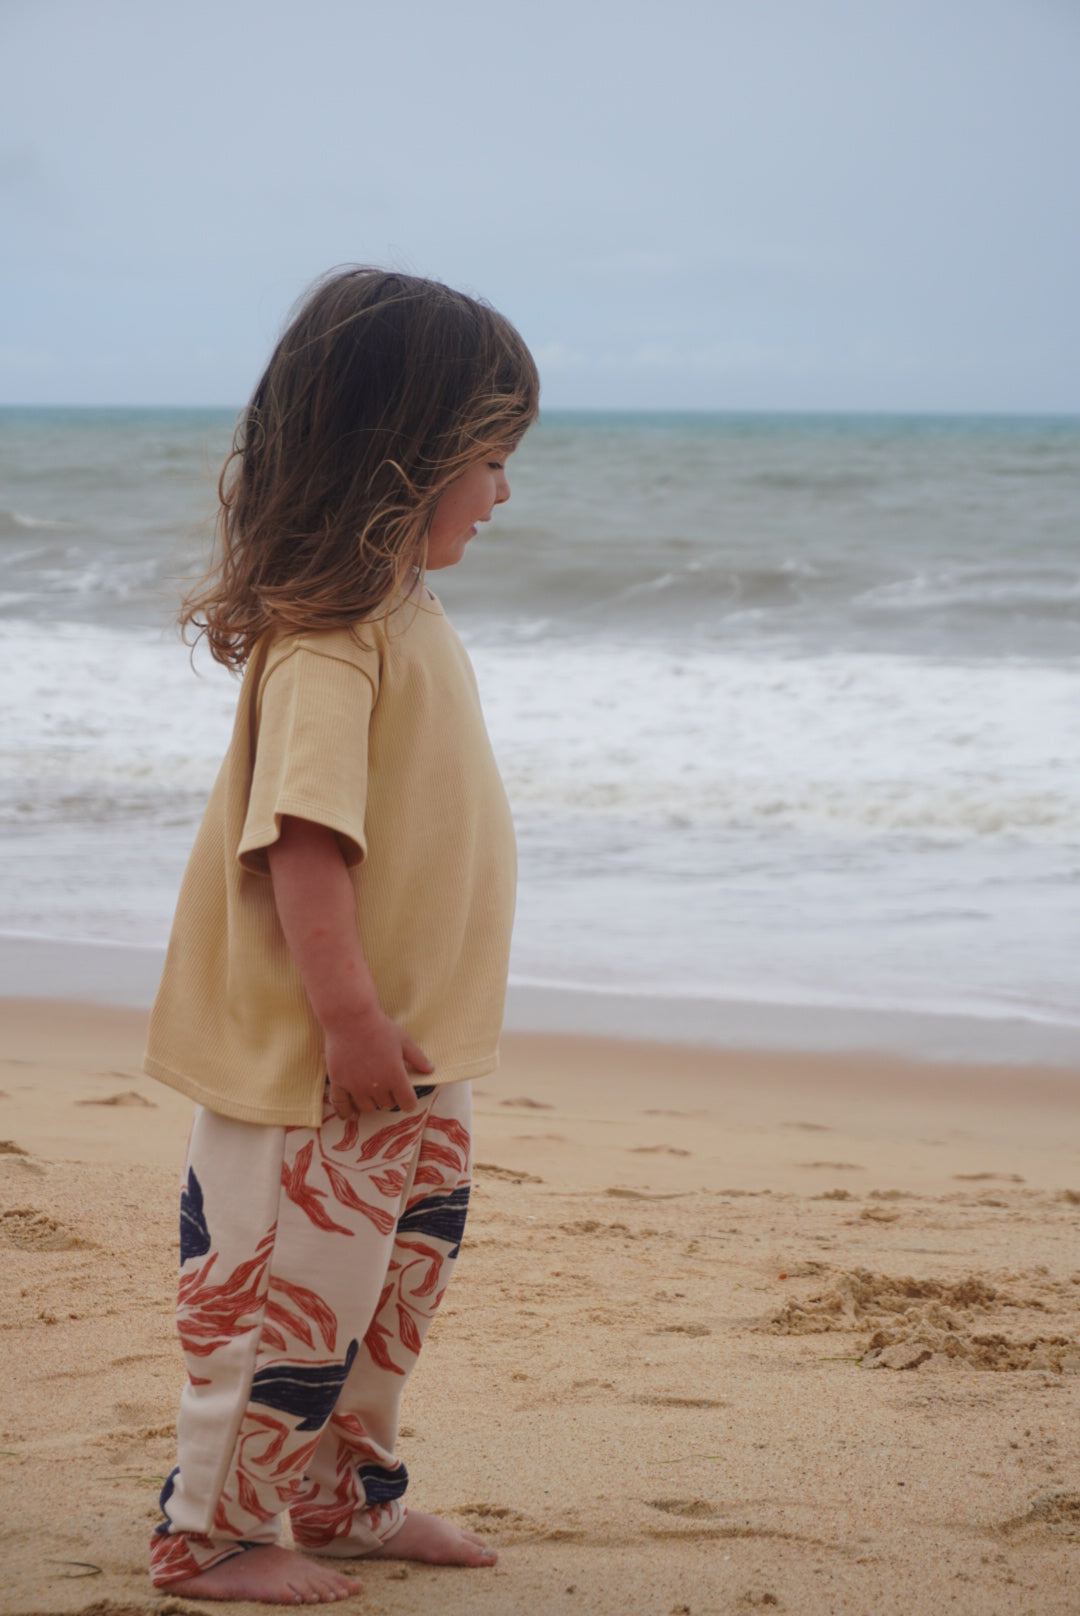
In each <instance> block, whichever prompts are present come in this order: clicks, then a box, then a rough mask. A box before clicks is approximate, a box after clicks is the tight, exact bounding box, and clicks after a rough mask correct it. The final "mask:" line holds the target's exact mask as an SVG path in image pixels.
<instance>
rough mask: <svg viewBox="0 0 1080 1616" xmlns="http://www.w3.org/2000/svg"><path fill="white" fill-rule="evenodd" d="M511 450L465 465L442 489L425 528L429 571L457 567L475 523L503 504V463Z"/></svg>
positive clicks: (507, 486)
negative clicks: (429, 524) (429, 521)
mask: <svg viewBox="0 0 1080 1616" xmlns="http://www.w3.org/2000/svg"><path fill="white" fill-rule="evenodd" d="M511 452H512V451H509V452H507V453H499V454H496V455H494V456H492V457H491V459H486V460H477V461H476V462H475V464H473V465H471V466H466V468H465V470H464V471H463V472H462V473H461V475H460V476H459V477H455V478H454V481H453V482H452V483H451V484H450V485H449V487H448V488H447V489H446V490H445V492H444V493H443V495H442V498H441V499H440V500H439V503H438V504H437V505H436V507H435V514H434V516H433V517H432V518H431V527H430V528H429V529H428V547H427V566H428V571H429V572H438V571H439V569H440V568H441V567H456V566H457V564H458V562H459V561H460V560H461V558H462V556H463V555H464V554H465V546H466V545H467V544H468V542H469V540H470V539H471V538H473V537H474V536H475V533H476V524H477V522H487V521H490V519H491V513H492V511H493V510H494V509H495V507H496V505H503V504H505V502H506V501H507V500H508V499H509V498H510V484H509V483H508V482H507V480H506V462H507V461H508V460H509V458H510V453H511Z"/></svg>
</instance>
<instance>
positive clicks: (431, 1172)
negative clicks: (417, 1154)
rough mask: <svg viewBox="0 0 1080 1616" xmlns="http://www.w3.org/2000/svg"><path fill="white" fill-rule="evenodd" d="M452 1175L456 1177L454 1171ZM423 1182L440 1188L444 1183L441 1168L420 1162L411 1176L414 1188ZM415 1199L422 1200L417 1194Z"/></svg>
mask: <svg viewBox="0 0 1080 1616" xmlns="http://www.w3.org/2000/svg"><path fill="white" fill-rule="evenodd" d="M454 1177H455V1178H456V1177H457V1174H456V1173H455V1175H454ZM425 1184H430V1185H431V1186H432V1188H434V1189H439V1190H441V1189H442V1188H443V1187H444V1186H445V1184H446V1174H445V1172H444V1171H443V1169H442V1168H441V1167H432V1166H431V1165H430V1164H429V1165H428V1166H427V1167H425V1166H424V1165H423V1163H421V1164H420V1166H419V1167H418V1168H417V1169H416V1173H415V1175H414V1177H413V1188H414V1189H416V1188H419V1187H421V1186H422V1185H425ZM416 1199H417V1200H418V1201H420V1200H423V1196H421V1195H418V1196H417V1197H416Z"/></svg>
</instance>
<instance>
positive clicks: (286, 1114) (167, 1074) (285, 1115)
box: [143, 1055, 322, 1128]
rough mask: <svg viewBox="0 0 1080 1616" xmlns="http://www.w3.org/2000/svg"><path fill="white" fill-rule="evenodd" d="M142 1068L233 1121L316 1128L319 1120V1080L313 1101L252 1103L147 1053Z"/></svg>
mask: <svg viewBox="0 0 1080 1616" xmlns="http://www.w3.org/2000/svg"><path fill="white" fill-rule="evenodd" d="M143 1071H144V1072H145V1073H146V1074H147V1076H148V1077H153V1078H156V1079H157V1081H158V1082H159V1083H164V1084H165V1085H166V1087H168V1088H171V1089H177V1090H178V1091H179V1092H180V1093H181V1094H184V1095H186V1096H187V1098H188V1099H189V1100H194V1101H195V1103H196V1105H201V1106H205V1107H206V1109H207V1111H214V1112H216V1113H217V1115H218V1116H219V1117H231V1118H232V1119H233V1121H234V1122H255V1123H258V1124H260V1126H262V1127H264V1128H318V1127H319V1126H320V1125H321V1123H322V1084H321V1082H320V1083H319V1085H318V1087H317V1089H316V1092H315V1100H314V1104H313V1105H310V1104H309V1105H301V1104H299V1103H297V1104H296V1105H295V1106H288V1105H272V1106H266V1105H253V1104H251V1102H250V1101H245V1100H242V1099H235V1098H233V1096H232V1095H227V1094H222V1093H221V1091H220V1089H216V1088H212V1087H210V1086H208V1085H207V1084H205V1083H200V1082H199V1080H198V1079H197V1078H194V1077H191V1076H189V1075H188V1073H187V1072H178V1071H177V1070H176V1069H175V1068H174V1067H172V1066H166V1064H165V1063H164V1061H159V1060H156V1059H155V1058H154V1057H153V1056H152V1055H147V1056H146V1057H145V1059H144V1060H143Z"/></svg>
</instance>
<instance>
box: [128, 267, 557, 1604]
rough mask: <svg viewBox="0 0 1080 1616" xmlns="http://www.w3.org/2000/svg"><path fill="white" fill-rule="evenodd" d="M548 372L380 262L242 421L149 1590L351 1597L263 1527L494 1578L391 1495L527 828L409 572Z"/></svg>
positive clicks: (221, 571) (193, 946)
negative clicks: (225, 721) (231, 694)
mask: <svg viewBox="0 0 1080 1616" xmlns="http://www.w3.org/2000/svg"><path fill="white" fill-rule="evenodd" d="M537 399H538V381H537V375H536V368H535V365H534V364H533V361H532V358H531V356H530V354H529V352H528V350H527V348H526V347H525V345H524V343H523V342H522V340H521V338H520V337H519V336H518V334H517V332H516V331H515V330H514V329H513V327H512V326H511V325H510V324H509V323H508V322H507V321H506V320H504V319H503V318H502V317H501V316H500V315H499V314H497V313H496V312H495V311H494V310H493V309H491V308H488V307H487V306H485V305H484V304H482V303H478V302H475V301H473V300H472V299H471V298H468V297H465V296H463V295H462V294H460V293H458V292H454V291H451V290H450V289H449V288H447V287H445V286H441V285H439V284H437V283H435V282H431V281H425V280H419V279H417V278H415V277H412V276H407V275H395V274H386V273H382V272H379V271H376V270H371V269H355V270H347V271H345V272H343V273H337V274H334V275H332V276H330V277H328V278H327V279H326V280H324V281H323V282H322V283H320V284H319V285H317V286H316V288H315V290H314V291H313V293H312V294H311V295H310V296H309V297H308V299H307V301H306V302H305V303H304V304H303V306H302V307H301V309H300V311H299V313H298V314H297V315H296V317H295V318H294V320H293V322H292V324H291V325H290V326H289V328H288V330H287V331H286V333H285V335H284V337H283V338H282V339H281V341H280V343H279V344H278V346H277V349H276V351H275V352H274V355H273V357H272V358H271V360H270V363H269V366H268V367H267V370H266V373H265V375H264V376H263V378H262V380H261V381H260V383H259V385H258V387H257V388H256V390H255V394H254V397H253V398H252V401H251V403H250V405H249V406H248V408H247V411H246V413H245V415H244V417H243V419H242V422H241V425H240V428H239V431H238V434H237V439H236V441H235V443H234V447H233V453H232V455H231V456H230V459H229V461H228V462H227V463H226V469H225V472H224V473H223V474H222V481H221V512H220V516H219V523H218V529H219V544H220V555H219V558H218V564H217V566H216V568H215V570H214V571H213V573H212V574H211V575H210V577H209V579H208V580H207V581H206V582H205V583H204V585H203V586H202V587H201V589H200V590H199V591H198V592H197V593H196V594H195V595H194V596H192V597H191V598H190V599H189V600H188V601H187V603H186V605H185V609H184V613H183V616H182V621H183V623H184V625H185V627H190V626H192V625H194V626H195V628H196V629H197V630H198V632H199V633H201V634H204V635H205V636H206V639H207V641H208V644H209V647H210V651H211V653H212V655H213V656H215V657H216V658H217V660H218V661H219V662H223V663H225V664H226V665H227V666H229V667H231V668H234V669H237V670H239V669H243V670H245V671H244V682H243V686H242V689H241V691H240V701H239V708H238V711H237V716H236V724H235V727H234V730H233V736H232V742H231V745H230V747H229V751H228V754H227V756H226V758H225V762H224V765H223V767H222V770H221V773H220V775H219V777H218V781H217V784H216V786H215V787H214V791H213V794H212V796H211V798H210V803H209V806H208V807H207V810H206V816H205V818H204V820H203V823H202V827H201V829H200V831H199V834H198V837H197V839H196V842H195V847H194V851H193V852H192V855H191V861H190V863H189V866H188V870H187V874H186V876H185V878H184V884H183V887H182V890H181V893H180V899H179V903H178V906H177V911H176V919H175V922H174V926H173V933H172V939H171V942H170V945H169V952H168V957H167V960H166V964H165V972H164V976H163V978H162V982H161V987H160V989H159V992H158V996H157V1001H156V1003H155V1006H154V1011H153V1015H152V1017H151V1023H150V1037H149V1047H148V1051H147V1057H146V1069H147V1071H148V1072H149V1073H151V1075H153V1076H154V1077H157V1078H160V1079H161V1081H162V1082H164V1083H168V1084H170V1085H172V1086H173V1087H174V1088H178V1089H180V1090H181V1091H182V1092H183V1093H185V1094H187V1095H190V1096H191V1098H192V1099H194V1100H195V1101H197V1102H198V1108H197V1110H196V1114H195V1122H194V1127H193V1130H192V1135H191V1142H190V1145H189V1148H188V1159H187V1164H186V1169H185V1184H184V1189H183V1194H182V1197H181V1210H180V1257H181V1270H180V1295H179V1305H178V1320H179V1329H180V1336H181V1341H182V1343H183V1347H184V1352H185V1357H186V1362H187V1367H188V1381H187V1385H186V1387H185V1389H184V1393H183V1396H182V1398H181V1404H180V1415H179V1427H178V1447H179V1453H178V1460H179V1462H178V1464H177V1466H176V1469H175V1470H174V1471H173V1472H172V1475H171V1476H170V1477H169V1479H168V1481H167V1482H166V1483H165V1487H164V1490H163V1492H162V1496H161V1507H162V1511H163V1513H164V1516H165V1519H164V1520H163V1522H162V1524H161V1525H160V1526H159V1527H158V1528H157V1531H156V1532H155V1534H154V1536H153V1540H152V1551H151V1576H152V1579H153V1581H154V1583H155V1585H156V1586H157V1587H159V1588H167V1589H169V1590H170V1591H171V1592H175V1593H180V1594H184V1595H192V1596H196V1597H200V1598H209V1599H215V1598H216V1599H258V1600H268V1601H273V1602H279V1603H301V1602H317V1601H320V1600H332V1599H343V1598H346V1597H347V1596H348V1595H350V1594H352V1593H354V1592H356V1591H358V1589H359V1586H360V1585H359V1583H357V1582H356V1581H354V1580H353V1579H352V1578H350V1577H347V1576H343V1575H341V1574H339V1573H338V1572H337V1571H336V1570H334V1569H332V1568H330V1567H327V1566H323V1565H319V1564H317V1563H316V1562H314V1561H313V1560H311V1559H309V1558H308V1557H307V1556H306V1555H305V1554H303V1553H299V1552H293V1551H291V1550H286V1549H285V1548H282V1547H280V1546H279V1537H280V1532H281V1525H282V1518H283V1516H284V1515H285V1513H286V1512H288V1514H289V1516H290V1520H291V1526H292V1533H293V1538H294V1540H295V1542H296V1544H297V1545H298V1548H299V1549H300V1550H305V1549H306V1550H308V1551H310V1552H311V1553H312V1554H315V1555H337V1556H345V1557H349V1556H357V1555H383V1556H394V1557H398V1558H403V1559H417V1560H427V1561H432V1562H438V1563H453V1564H465V1565H476V1566H479V1565H490V1564H492V1563H493V1562H494V1559H495V1555H494V1553H493V1552H492V1551H490V1550H489V1549H488V1548H487V1547H486V1546H485V1545H484V1543H483V1541H482V1540H481V1539H480V1538H478V1537H476V1536H475V1535H474V1534H473V1533H471V1532H465V1531H461V1530H459V1529H458V1528H457V1527H454V1526H451V1525H450V1524H449V1523H447V1522H444V1521H441V1520H439V1519H437V1518H436V1517H434V1516H431V1515H420V1514H414V1513H409V1512H407V1511H406V1509H405V1505H404V1502H403V1497H404V1493H405V1489H406V1486H407V1484H408V1475H407V1473H406V1470H405V1466H404V1465H403V1464H402V1462H401V1460H400V1459H399V1458H398V1457H397V1455H396V1452H395V1447H396V1438H397V1416H398V1405H399V1402H400V1399H401V1393H402V1390H403V1388H404V1385H405V1382H406V1380H407V1379H408V1376H409V1374H410V1372H411V1371H412V1368H413V1366H414V1364H415V1362H416V1357H417V1354H418V1353H419V1351H420V1347H421V1345H422V1343H423V1340H424V1336H425V1334H426V1332H427V1329H428V1327H429V1325H430V1323H431V1320H432V1318H433V1317H434V1314H435V1311H436V1309H437V1307H438V1305H439V1302H440V1301H441V1299H442V1297H443V1295H444V1293H445V1290H446V1286H447V1284H448V1283H449V1280H450V1275H451V1272H452V1269H453V1265H454V1260H455V1258H456V1257H457V1254H458V1249H459V1246H460V1243H461V1237H462V1231H463V1228H464V1223H465V1214H466V1208H467V1204H468V1198H469V1178H470V1161H471V1152H470V1133H469V1126H470V1108H469V1082H468V1079H470V1078H472V1077H477V1076H479V1075H480V1074H481V1073H484V1072H488V1071H490V1070H491V1069H492V1068H493V1067H494V1066H495V1065H496V1064H497V1061H498V1051H497V1041H498V1035H499V1029H500V1023H501V1018H502V1011H503V1001H504V996H505V989H506V970H507V957H508V952H509V942H510V926H511V919H512V914H513V906H514V878H515V862H514V861H515V855H514V839H513V828H512V825H511V822H510V814H509V809H508V806H507V802H506V797H505V793H504V792H503V789H502V785H501V782H500V780H499V776H498V773H497V771H496V767H495V762H494V759H493V757H492V754H491V748H490V744H489V742H488V738H487V734H486V731H485V729H484V722H483V718H482V715H481V711H480V705H479V700H478V697H477V692H476V685H475V681H474V678H473V674H472V669H471V667H470V664H469V660H468V657H467V656H466V654H465V651H464V648H463V647H462V645H461V642H460V641H459V639H458V638H457V636H456V635H455V633H454V631H453V629H452V628H451V627H450V625H449V623H448V622H447V619H446V617H445V616H444V614H443V610H442V607H441V606H440V605H439V602H438V600H437V599H436V598H435V596H434V595H432V594H431V593H430V592H429V591H428V590H427V589H426V588H425V586H424V582H423V580H424V574H425V571H434V570H436V569H438V568H441V567H451V566H454V565H456V563H457V562H459V561H460V560H461V558H462V556H463V555H464V553H465V547H466V545H467V544H468V542H469V539H470V538H471V537H472V536H473V535H474V534H475V532H476V526H475V524H476V523H477V522H486V521H487V520H488V519H489V517H490V516H491V514H492V511H493V509H494V507H495V506H496V505H498V504H501V503H502V502H503V501H504V500H506V499H508V498H509V497H510V489H509V485H508V483H507V480H506V459H507V456H508V455H509V454H510V453H512V451H513V449H514V447H515V445H516V444H517V443H518V442H519V441H520V439H521V437H522V434H523V433H524V432H525V430H526V428H527V427H528V425H529V423H530V422H531V421H532V419H533V418H534V416H535V414H536V409H537Z"/></svg>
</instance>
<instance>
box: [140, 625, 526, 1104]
mask: <svg viewBox="0 0 1080 1616" xmlns="http://www.w3.org/2000/svg"><path fill="white" fill-rule="evenodd" d="M357 636H358V637H357ZM286 814H292V815H295V816H297V817H299V818H302V819H310V820H314V821H315V822H316V823H317V824H320V825H326V826H329V827H330V829H331V830H333V831H334V832H336V834H337V838H338V842H339V844H340V846H341V849H342V852H343V853H344V855H345V860H346V863H347V864H348V866H349V869H350V874H351V877H352V882H353V886H354V889H355V892H356V908H357V923H358V926H359V930H360V938H361V943H362V946H363V950H364V956H365V958H366V960H367V963H368V966H369V968H370V970H371V973H372V975H373V977H374V979H375V985H376V988H377V990H378V994H379V1002H380V1004H381V1005H382V1008H383V1010H384V1011H385V1012H386V1014H387V1015H388V1016H390V1017H391V1018H392V1019H393V1020H394V1021H396V1022H398V1023H399V1024H400V1025H401V1026H402V1027H403V1028H404V1029H405V1030H406V1032H408V1033H409V1035H410V1036H411V1037H412V1038H414V1039H415V1040H416V1042H417V1043H418V1044H419V1045H420V1047H421V1049H423V1050H424V1052H425V1054H427V1055H428V1056H429V1058H430V1059H431V1060H432V1061H433V1062H434V1066H435V1071H434V1074H433V1075H432V1076H431V1077H426V1076H425V1077H424V1078H423V1079H422V1081H423V1082H424V1083H452V1082H455V1081H459V1080H461V1079H463V1078H468V1077H479V1076H480V1075H481V1074H482V1073H484V1072H489V1071H491V1069H492V1068H493V1067H495V1066H497V1065H498V1059H499V1056H498V1039H499V1031H500V1028H501V1025H502V1015H503V1007H504V1002H505V997H506V973H507V964H508V959H509V952H510V931H511V926H512V922H513V912H514V891H515V879H516V856H515V847H514V830H513V824H512V821H511V818H510V808H509V804H508V803H507V800H506V793H505V791H504V790H503V786H502V781H501V780H500V778H499V774H498V770H497V768H496V765H495V759H494V756H493V755H492V751H491V743H490V742H489V740H488V736H487V730H486V729H485V727H484V719H483V715H482V713H481V710H480V700H479V696H478V694H477V689H476V680H475V677H474V675H473V671H472V666H471V664H470V662H469V659H468V656H467V654H466V652H465V648H464V646H463V645H462V643H461V641H460V640H459V639H458V637H457V635H456V634H455V632H454V630H453V629H452V628H451V626H450V624H449V622H448V621H447V618H446V616H445V614H444V612H443V609H442V607H441V605H440V604H439V602H438V601H437V600H436V599H435V597H434V596H433V595H431V594H430V593H425V595H424V597H423V599H422V600H420V599H418V598H417V597H416V596H413V597H412V598H411V599H410V600H408V601H404V602H401V603H399V604H398V605H397V606H396V607H395V609H394V610H393V611H392V612H391V613H390V615H389V617H387V618H386V619H385V620H382V619H380V620H376V621H372V622H367V623H363V624H361V625H359V627H358V629H357V633H356V634H355V635H354V634H353V633H350V631H349V630H347V629H337V630H330V631H326V632H322V633H313V634H302V635H291V636H287V637H282V638H277V639H272V640H269V641H262V642H260V644H259V645H258V646H257V647H256V650H255V652H254V653H253V655H252V657H251V660H250V661H249V663H248V667H247V670H246V673H245V677H244V682H243V686H242V688H241V691H240V701H239V706H238V709H237V714H236V723H235V726H234V729H233V736H232V742H231V744H230V747H229V750H228V753H227V754H226V757H225V761H224V763H223V765H222V768H221V773H220V774H219V776H218V779H217V784H216V785H215V787H214V790H213V793H212V795H211V797H210V802H209V804H208V806H207V809H206V814H205V817H204V819H203V822H202V826H201V828H200V830H199V833H198V836H197V837H196V840H195V846H194V849H193V850H192V854H191V859H190V861H189V863H188V868H187V873H186V875H185V877H184V881H183V885H182V887H181V890H180V898H179V902H178V904H177V909H176V917H175V920H174V922H173V930H172V937H171V939H170V943H169V951H168V954H167V956H166V960H165V970H164V974H163V976H162V979H161V986H160V988H159V989H158V995H157V999H156V1001H155V1004H154V1009H153V1012H152V1015H151V1018H150V1034H149V1043H148V1047H147V1053H146V1061H145V1067H146V1071H147V1072H148V1073H149V1074H150V1075H151V1076H152V1077H156V1078H159V1079H160V1080H161V1081H162V1082H163V1083H167V1084H169V1085H170V1086H171V1087H173V1088H176V1089H180V1090H181V1092H182V1093H184V1094H187V1095H190V1096H191V1098H192V1099H194V1100H197V1101H199V1103H200V1104H202V1105H205V1106H207V1107H209V1108H210V1109H211V1110H213V1111H218V1112H220V1113H221V1114H222V1115H224V1116H228V1117H236V1118H239V1119H240V1120H241V1121H245V1122H261V1123H268V1124H276V1125H279V1126H290V1125H295V1126H301V1127H318V1126H319V1124H320V1122H321V1120H322V1095H323V1086H324V1081H325V1071H326V1068H325V1064H324V1058H323V1037H322V1030H321V1028H320V1026H319V1023H318V1021H317V1020H316V1017H315V1014H314V1012H313V1010H312V1008H311V1005H310V1003H309V1002H308V998H307V995H306V993H305V992H304V987H303V983H302V982H301V979H300V973H299V971H298V970H297V967H296V964H295V962H294V960H293V958H292V955H291V953H290V952H289V949H288V946H287V944H286V942H285V937H284V934H283V932H282V930H281V925H280V923H279V921H278V916H277V909H276V907H275V904H274V895H273V890H272V887H271V882H270V877H269V869H268V863H267V857H266V849H267V848H268V847H269V846H270V845H271V844H272V843H273V842H275V841H276V840H277V838H278V836H279V835H280V831H281V820H282V817H283V815H286Z"/></svg>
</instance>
